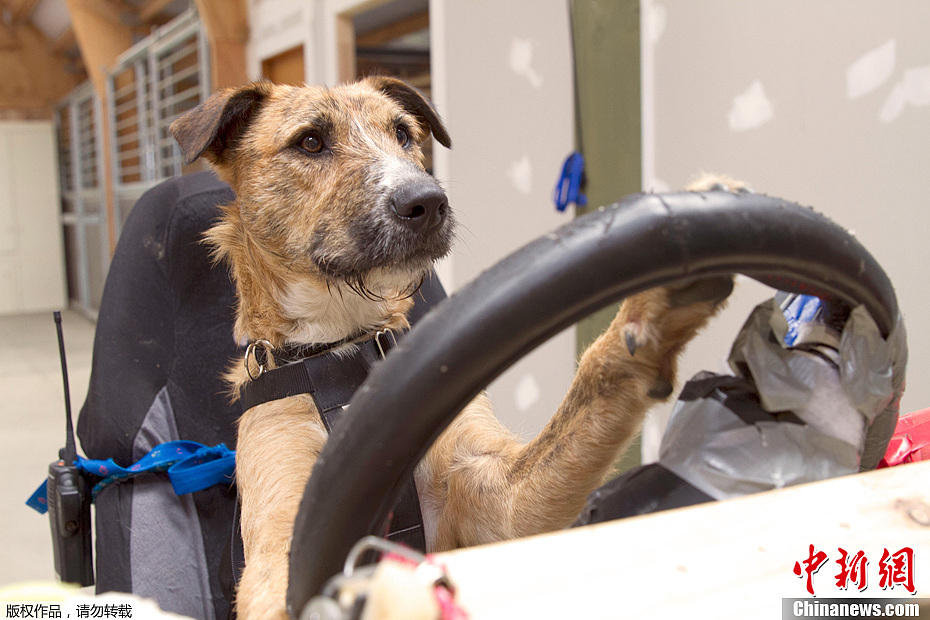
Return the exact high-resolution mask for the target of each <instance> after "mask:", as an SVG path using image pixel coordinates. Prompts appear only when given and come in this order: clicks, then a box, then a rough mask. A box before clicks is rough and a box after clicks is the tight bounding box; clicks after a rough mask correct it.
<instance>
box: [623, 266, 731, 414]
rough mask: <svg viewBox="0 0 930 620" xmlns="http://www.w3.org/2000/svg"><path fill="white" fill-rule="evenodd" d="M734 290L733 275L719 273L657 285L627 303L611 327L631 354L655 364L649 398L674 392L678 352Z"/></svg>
mask: <svg viewBox="0 0 930 620" xmlns="http://www.w3.org/2000/svg"><path fill="white" fill-rule="evenodd" d="M732 290H733V278H732V276H717V277H710V278H703V279H699V280H694V281H692V282H688V283H686V284H683V285H679V286H673V287H658V288H654V289H651V290H648V291H644V292H642V293H639V294H637V295H633V296H632V297H630V298H629V299H627V300H625V301H624V302H623V304H622V305H621V306H620V311H619V312H618V313H617V317H616V319H614V323H613V324H612V326H611V327H612V329H614V330H616V332H615V333H617V335H618V336H620V340H621V342H622V343H623V346H624V347H625V348H626V350H627V352H629V354H630V356H631V357H632V358H633V359H637V360H639V361H640V362H641V363H643V364H646V365H647V366H648V367H651V368H653V369H654V372H655V376H654V379H653V380H652V383H651V384H650V385H649V386H648V388H647V394H648V396H649V397H650V398H653V399H657V400H664V399H666V398H668V397H669V396H670V395H671V394H672V391H673V389H674V383H675V374H676V367H677V362H676V360H677V357H678V354H679V353H680V352H681V350H682V349H683V348H684V346H685V345H686V344H687V343H688V341H690V340H691V339H692V338H693V337H694V336H695V335H696V334H697V332H698V331H699V330H700V329H701V328H702V327H704V325H705V324H706V323H707V321H708V319H710V317H712V316H713V315H714V314H715V313H716V312H717V311H718V310H719V309H720V307H721V306H722V304H723V302H724V301H725V300H726V298H727V297H728V296H729V295H730V293H731V292H732Z"/></svg>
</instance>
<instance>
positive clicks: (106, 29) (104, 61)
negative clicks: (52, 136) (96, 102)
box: [65, 0, 132, 253]
mask: <svg viewBox="0 0 930 620" xmlns="http://www.w3.org/2000/svg"><path fill="white" fill-rule="evenodd" d="M100 2H101V0H65V4H66V5H67V7H68V12H69V13H70V14H71V27H72V28H73V29H74V34H75V37H76V39H77V42H78V46H79V47H80V49H81V58H82V60H83V61H84V67H85V69H87V75H88V76H89V77H90V80H91V82H92V83H93V85H94V90H95V91H96V92H97V95H98V96H99V97H100V99H101V100H102V101H106V92H107V74H106V69H107V67H112V66H113V65H114V64H115V63H116V59H117V57H118V56H119V55H120V54H122V53H123V52H124V51H126V50H127V49H129V48H130V46H131V45H132V32H131V30H130V29H129V27H128V26H127V25H125V24H123V23H121V22H120V21H119V20H118V19H114V18H113V15H104V14H102V13H101V12H100V11H99V10H98V9H99V6H100ZM101 125H102V127H101V135H103V136H104V137H106V136H108V135H110V126H109V125H110V119H109V114H104V115H103V120H102V123H101ZM101 146H102V148H103V151H104V152H103V179H102V180H103V186H104V188H105V196H106V212H107V226H108V228H109V230H108V235H109V240H110V248H109V249H110V252H111V253H112V251H113V248H115V247H116V218H117V217H118V214H117V213H116V207H115V199H114V196H113V166H112V164H111V162H110V159H111V157H110V141H109V140H108V139H106V138H105V139H104V140H103V144H102V145H101Z"/></svg>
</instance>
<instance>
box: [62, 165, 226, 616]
mask: <svg viewBox="0 0 930 620" xmlns="http://www.w3.org/2000/svg"><path fill="white" fill-rule="evenodd" d="M233 198H234V194H233V192H232V190H231V189H230V188H229V186H228V185H226V184H225V183H223V182H222V181H220V180H219V179H218V178H217V177H216V176H215V175H214V174H213V173H211V172H201V173H196V174H192V175H188V176H184V177H179V178H175V179H171V180H169V181H166V182H164V183H162V184H161V185H159V186H157V187H155V188H153V189H152V190H150V191H148V192H147V193H146V194H145V195H143V196H142V197H141V198H140V199H139V201H138V202H137V203H136V205H135V206H134V207H133V209H132V212H131V213H130V215H129V218H128V219H127V221H126V224H125V227H124V229H123V232H122V234H121V236H120V240H119V243H118V245H117V248H116V252H115V254H114V256H113V262H112V264H111V267H110V272H109V274H108V276H107V282H106V287H105V289H104V294H103V299H102V302H101V307H100V315H99V319H98V322H97V331H96V338H95V341H94V351H93V363H92V370H91V377H90V387H89V390H88V395H87V400H86V402H85V403H84V406H83V408H82V409H81V414H80V418H79V421H78V436H79V437H80V440H81V445H82V447H83V451H84V453H85V454H86V455H87V456H88V457H89V458H100V459H104V458H113V459H114V460H115V461H116V462H117V463H119V464H120V465H123V466H127V465H129V464H131V463H133V462H134V461H136V460H138V459H139V458H140V457H142V456H143V455H145V454H146V452H148V451H149V450H150V449H151V448H152V447H154V446H155V445H157V444H160V443H163V442H166V441H171V440H176V439H186V440H192V441H198V442H200V443H203V444H206V445H211V446H212V445H216V444H218V443H225V444H226V445H227V446H228V447H229V448H230V449H235V442H236V431H235V420H236V418H237V416H238V407H237V406H234V405H233V404H231V403H230V401H229V398H228V396H227V393H226V392H227V389H226V386H225V385H224V383H223V381H222V379H221V374H222V372H223V371H224V370H225V369H226V368H227V366H228V365H229V363H230V361H231V360H232V359H233V358H234V356H235V355H236V353H237V345H236V343H235V342H234V341H233V335H232V334H233V327H232V324H233V309H234V304H235V290H234V287H233V284H232V282H231V281H230V278H229V275H228V273H227V270H226V268H225V266H223V265H215V264H214V263H213V261H212V260H211V258H210V256H209V248H208V247H206V246H205V245H204V244H203V243H201V239H202V235H203V233H204V231H205V230H206V229H207V228H208V227H209V226H210V225H211V223H212V222H213V221H214V220H215V219H216V218H217V217H218V215H219V205H221V204H224V203H228V202H230V201H231V200H233ZM235 509H236V491H235V488H234V487H229V486H227V487H224V486H214V487H211V488H209V489H206V490H203V491H198V492H196V493H193V494H190V495H186V496H180V497H179V496H176V495H175V494H174V492H173V491H172V488H171V485H170V483H169V482H168V480H167V478H166V477H164V476H160V475H149V476H143V477H138V478H136V479H134V480H131V481H127V482H123V483H120V484H114V485H110V486H108V487H106V488H105V489H104V490H103V491H101V493H100V494H99V496H98V497H97V498H96V517H95V519H96V523H95V525H96V527H95V529H96V554H97V555H96V568H97V591H98V592H106V591H120V592H133V593H135V594H138V595H141V596H145V597H149V598H153V599H155V600H156V601H158V603H159V605H161V607H162V608H163V609H165V610H168V611H173V612H177V613H180V614H184V615H187V616H191V617H194V618H202V619H204V620H212V619H213V618H220V619H225V618H226V617H227V614H228V610H229V602H228V600H227V598H228V597H227V596H226V594H224V586H223V584H221V579H220V574H221V570H220V566H221V564H222V563H223V556H224V552H225V551H226V547H227V544H228V541H229V535H230V531H231V530H232V523H233V517H234V514H235ZM227 572H228V571H227Z"/></svg>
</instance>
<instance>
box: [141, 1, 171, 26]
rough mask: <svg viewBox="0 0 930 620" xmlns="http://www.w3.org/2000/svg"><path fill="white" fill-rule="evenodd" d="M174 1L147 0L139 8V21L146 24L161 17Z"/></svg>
mask: <svg viewBox="0 0 930 620" xmlns="http://www.w3.org/2000/svg"><path fill="white" fill-rule="evenodd" d="M172 2H174V0H149V1H148V2H146V3H145V4H143V5H142V6H141V7H139V20H140V21H142V22H143V23H148V22H150V21H152V20H153V19H155V18H156V17H158V16H159V15H161V13H162V11H164V10H165V9H166V8H167V7H168V5H169V4H171V3H172Z"/></svg>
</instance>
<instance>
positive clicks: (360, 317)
mask: <svg viewBox="0 0 930 620" xmlns="http://www.w3.org/2000/svg"><path fill="white" fill-rule="evenodd" d="M206 238H207V241H208V242H209V243H210V244H211V245H213V247H214V248H215V249H216V251H215V253H216V256H217V258H219V259H223V260H225V261H226V262H227V264H228V265H229V266H230V272H231V274H232V277H233V281H234V283H235V285H236V294H237V307H236V322H235V337H236V340H237V341H238V342H249V341H254V340H267V341H268V342H270V343H271V344H272V346H275V347H281V346H284V345H313V344H328V343H333V342H339V341H342V340H345V339H347V338H352V337H355V336H358V335H359V334H365V333H374V332H375V331H378V330H381V329H389V330H394V331H400V330H403V329H406V328H407V327H409V323H408V322H407V318H406V315H407V312H408V311H409V310H410V308H411V307H412V306H413V301H412V299H411V298H409V296H406V295H404V293H403V292H402V291H404V290H405V289H408V288H409V287H410V286H411V279H412V276H408V277H406V278H405V277H399V278H395V280H396V282H394V283H393V286H391V285H390V284H389V285H387V286H386V287H384V288H383V289H382V290H380V291H378V293H379V296H380V297H383V299H379V298H377V297H371V298H369V297H365V296H362V295H360V294H359V293H357V292H356V291H354V290H352V289H351V288H350V287H349V286H348V285H347V284H346V283H344V282H340V281H331V282H327V281H326V280H325V279H323V278H321V277H317V276H314V275H306V274H300V273H295V271H294V270H292V269H291V268H290V267H289V265H287V264H286V261H285V259H283V258H281V257H280V256H277V255H275V254H273V253H271V252H268V251H267V250H265V249H264V248H262V247H261V245H260V244H257V243H255V242H254V241H253V240H251V239H250V238H249V236H248V234H247V233H246V232H245V231H243V230H242V229H241V228H240V227H239V225H238V221H237V218H235V217H232V218H230V217H226V218H223V220H222V221H221V222H220V223H219V224H217V225H216V226H214V227H213V228H212V229H211V230H210V231H209V232H208V233H207V237H206ZM381 279H382V280H390V278H381ZM413 282H414V283H415V280H413ZM398 291H400V292H398Z"/></svg>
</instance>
